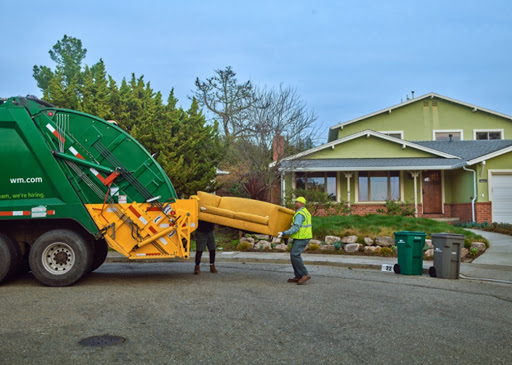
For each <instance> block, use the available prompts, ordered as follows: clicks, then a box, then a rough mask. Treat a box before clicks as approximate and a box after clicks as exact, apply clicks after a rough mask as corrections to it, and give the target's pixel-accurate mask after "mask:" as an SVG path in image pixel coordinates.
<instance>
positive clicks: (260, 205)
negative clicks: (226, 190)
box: [218, 196, 276, 217]
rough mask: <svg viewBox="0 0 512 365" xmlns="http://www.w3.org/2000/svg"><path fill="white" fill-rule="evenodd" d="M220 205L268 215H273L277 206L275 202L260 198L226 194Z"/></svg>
mask: <svg viewBox="0 0 512 365" xmlns="http://www.w3.org/2000/svg"><path fill="white" fill-rule="evenodd" d="M218 207H219V208H223V209H227V210H231V211H233V212H240V213H248V214H254V215H259V216H263V217H267V216H270V215H271V213H272V211H273V210H274V209H275V207H276V206H275V205H274V204H270V203H267V202H263V201H259V200H252V199H245V198H235V197H228V196H226V197H223V198H222V200H221V202H220V205H219V206H218Z"/></svg>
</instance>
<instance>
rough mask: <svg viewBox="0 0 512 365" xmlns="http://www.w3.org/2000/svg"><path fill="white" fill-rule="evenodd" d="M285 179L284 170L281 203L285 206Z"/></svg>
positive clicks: (282, 173)
mask: <svg viewBox="0 0 512 365" xmlns="http://www.w3.org/2000/svg"><path fill="white" fill-rule="evenodd" d="M285 184H286V183H285V180H284V171H283V172H281V205H282V206H284V205H285V204H286V203H285V191H286V189H285Z"/></svg>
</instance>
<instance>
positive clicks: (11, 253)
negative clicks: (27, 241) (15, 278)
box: [0, 233, 21, 283]
mask: <svg viewBox="0 0 512 365" xmlns="http://www.w3.org/2000/svg"><path fill="white" fill-rule="evenodd" d="M20 260H21V250H20V247H19V246H18V244H17V243H14V242H13V241H12V240H11V239H10V238H9V237H7V236H6V235H5V234H3V233H0V283H1V282H2V281H4V280H6V279H8V278H9V277H10V276H11V275H12V274H14V272H15V271H16V269H17V267H18V265H19V262H20Z"/></svg>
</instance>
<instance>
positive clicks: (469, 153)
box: [414, 139, 512, 161]
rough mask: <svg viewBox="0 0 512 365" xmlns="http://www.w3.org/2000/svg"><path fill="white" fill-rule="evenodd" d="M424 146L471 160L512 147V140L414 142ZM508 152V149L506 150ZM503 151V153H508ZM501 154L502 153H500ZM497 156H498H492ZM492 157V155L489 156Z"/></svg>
mask: <svg viewBox="0 0 512 365" xmlns="http://www.w3.org/2000/svg"><path fill="white" fill-rule="evenodd" d="M414 143H416V144H419V145H421V146H424V147H428V148H432V149H435V150H438V151H443V152H446V153H451V154H453V155H455V156H457V157H460V158H462V159H464V160H467V161H471V160H475V159H479V158H482V157H485V156H492V155H493V154H496V153H498V152H500V151H503V150H506V149H507V148H509V147H512V140H510V139H500V140H497V139H496V140H484V141H452V142H450V141H421V142H414ZM506 152H508V151H506ZM506 152H502V153H506ZM500 154H501V153H500ZM492 157H496V156H492ZM488 158H491V157H488Z"/></svg>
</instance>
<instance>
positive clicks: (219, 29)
mask: <svg viewBox="0 0 512 365" xmlns="http://www.w3.org/2000/svg"><path fill="white" fill-rule="evenodd" d="M0 12H1V15H2V21H1V22H0V34H1V36H2V51H1V53H0V75H1V77H0V97H7V96H13V95H26V94H34V95H37V96H41V92H40V90H39V89H38V88H37V85H36V82H35V81H34V79H33V77H32V67H33V66H34V65H46V66H50V67H51V68H52V69H54V67H55V65H54V63H53V62H52V61H51V59H50V56H49V54H48V51H49V50H50V49H51V48H52V47H53V45H54V44H55V43H56V42H57V41H58V40H61V39H62V37H63V36H64V34H67V35H68V36H73V37H75V38H78V39H80V40H81V41H82V43H83V46H84V48H86V49H87V57H86V59H85V61H84V64H87V65H92V64H94V63H96V62H97V61H98V60H99V59H100V58H102V59H103V61H104V62H105V64H106V68H107V73H108V74H110V75H112V76H113V77H114V79H115V80H116V81H117V82H118V83H120V82H121V80H122V79H123V78H127V79H128V78H130V77H131V73H135V75H136V76H137V77H138V76H141V75H144V79H145V81H146V82H147V81H150V82H151V86H152V88H153V89H154V90H155V91H161V92H162V94H163V95H164V100H165V99H166V98H167V96H168V94H169V91H170V90H171V88H174V90H175V95H176V96H177V97H178V98H179V99H180V104H181V105H182V106H183V107H185V108H188V107H189V106H190V101H189V100H188V98H187V97H188V96H189V95H191V94H192V90H193V89H194V81H195V79H196V77H199V78H200V79H205V78H207V77H211V76H213V74H214V70H217V69H224V68H225V67H226V66H232V67H233V70H234V71H235V72H236V73H237V78H238V80H239V81H240V82H242V81H247V80H251V81H252V82H253V83H254V84H258V85H261V86H264V85H265V86H267V87H272V86H278V85H279V84H281V83H282V84H283V85H284V86H290V87H293V88H295V89H296V90H297V92H298V94H299V95H300V96H301V97H302V99H303V100H304V101H305V102H306V103H307V106H308V107H309V108H310V109H312V110H313V111H314V112H315V113H316V115H317V116H318V128H319V129H321V131H322V142H325V140H326V138H327V130H328V127H329V126H332V125H335V124H337V123H340V122H345V121H348V120H351V119H353V118H356V117H359V116H362V115H365V114H369V113H372V112H374V111H377V110H380V109H383V108H386V107H389V106H391V105H395V104H398V103H400V102H401V100H404V101H405V100H406V97H407V95H409V96H411V91H413V90H414V91H415V95H416V96H420V95H424V94H427V93H429V92H436V93H439V94H441V95H444V96H447V97H450V98H454V99H457V100H460V101H464V102H467V103H471V104H475V105H478V106H480V107H484V108H488V109H491V110H495V111H498V112H501V113H505V114H508V115H512V51H511V47H512V21H511V20H510V14H511V13H512V1H510V0H506V1H505V0H503V1H502V0H487V1H471V0H465V1H450V0H445V1H437V0H432V1H428V2H419V1H412V0H410V1H394V0H388V1H368V0H356V1H342V0H339V1H331V0H324V1H320V0H318V1H306V0H295V1H291V0H274V1H270V0H258V1H251V2H248V1H243V0H238V1H228V0H217V1H215V0H214V1H200V0H188V1H172V0H168V1H161V0H158V1H151V0H146V1H132V0H124V1H109V0H101V1H96V0H93V1H86V0H83V1H69V0H67V1H53V0H45V1H32V0H25V1H9V2H7V1H4V2H2V5H0Z"/></svg>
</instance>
